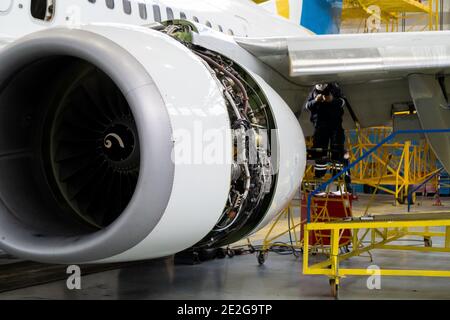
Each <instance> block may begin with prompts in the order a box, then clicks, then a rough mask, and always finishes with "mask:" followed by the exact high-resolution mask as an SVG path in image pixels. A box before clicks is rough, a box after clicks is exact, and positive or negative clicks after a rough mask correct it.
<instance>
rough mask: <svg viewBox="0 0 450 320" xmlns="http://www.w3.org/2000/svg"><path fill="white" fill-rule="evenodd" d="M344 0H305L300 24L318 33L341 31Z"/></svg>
mask: <svg viewBox="0 0 450 320" xmlns="http://www.w3.org/2000/svg"><path fill="white" fill-rule="evenodd" d="M342 1H343V0H303V8H302V17H301V20H300V24H301V25H302V26H303V27H305V28H308V29H309V30H311V31H313V32H315V33H316V34H332V33H339V28H340V24H341V17H342Z"/></svg>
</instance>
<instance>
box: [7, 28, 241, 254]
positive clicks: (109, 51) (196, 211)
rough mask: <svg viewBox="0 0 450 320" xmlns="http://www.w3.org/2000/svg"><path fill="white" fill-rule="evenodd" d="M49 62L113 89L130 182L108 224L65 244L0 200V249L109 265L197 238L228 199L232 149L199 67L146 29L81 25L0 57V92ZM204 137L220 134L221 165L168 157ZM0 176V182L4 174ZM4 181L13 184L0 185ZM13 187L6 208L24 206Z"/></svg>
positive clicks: (217, 97)
mask: <svg viewBox="0 0 450 320" xmlns="http://www.w3.org/2000/svg"><path fill="white" fill-rule="evenodd" d="M54 55H64V56H66V55H68V56H74V57H77V58H81V59H83V60H86V61H88V62H89V63H92V64H93V65H95V66H97V67H98V68H100V69H101V70H102V71H103V72H105V73H106V74H107V75H108V76H109V77H110V78H111V79H112V80H113V81H114V82H115V83H116V85H117V86H118V87H119V88H120V89H121V91H122V93H123V94H124V96H125V97H126V99H127V101H128V103H129V105H130V108H131V110H132V113H133V116H134V118H135V121H136V126H137V129H138V134H139V140H140V145H141V161H140V162H141V167H140V175H139V180H138V184H137V186H136V191H135V194H134V196H133V198H132V199H131V201H130V203H129V205H128V207H127V208H126V209H125V211H124V212H123V213H122V215H121V216H120V217H119V218H118V219H117V220H116V221H115V222H113V223H112V224H111V225H110V226H108V227H106V228H104V229H102V230H99V231H97V232H93V233H90V234H82V235H75V236H73V235H71V236H61V235H57V232H56V231H55V232H54V233H53V232H52V230H48V232H43V231H42V230H33V226H32V225H30V224H27V223H23V221H19V220H18V219H17V218H16V217H17V214H16V213H17V212H15V210H16V209H17V208H16V204H15V203H13V204H11V203H8V199H3V202H2V203H1V204H0V247H1V248H2V249H3V250H5V251H7V252H9V253H11V254H13V255H15V256H18V257H20V258H23V259H30V260H34V261H42V262H51V263H82V262H96V261H101V260H103V259H106V258H110V257H112V256H117V258H116V259H114V260H115V261H118V260H138V259H146V258H154V257H161V256H165V255H169V254H173V253H175V252H178V251H181V250H183V249H185V248H187V247H189V246H191V245H193V244H195V243H196V242H197V241H198V240H200V239H201V238H202V237H204V236H205V235H206V234H207V233H208V232H209V231H210V230H211V229H212V228H213V226H214V225H215V223H216V222H217V220H218V218H219V216H220V215H221V213H222V210H223V208H224V205H225V202H226V198H227V196H228V192H229V185H230V179H231V178H230V177H231V167H230V162H231V157H232V155H231V149H232V148H231V135H230V133H229V131H226V130H228V129H229V127H230V124H229V119H228V114H227V111H226V105H225V102H224V99H223V97H222V94H221V91H220V89H219V86H218V85H217V84H216V82H215V80H214V79H213V77H212V75H211V74H210V72H209V71H208V69H207V68H205V66H204V64H203V62H201V61H200V60H199V59H198V58H197V57H196V56H195V55H193V54H192V53H191V52H190V51H189V50H188V49H186V48H185V47H184V46H182V45H181V44H179V43H178V42H176V41H175V40H173V39H172V38H170V37H168V36H166V35H163V34H161V33H159V32H156V31H153V30H150V29H147V28H139V27H136V28H135V27H129V26H127V27H123V26H112V25H103V26H102V25H95V26H93V25H91V26H83V27H81V28H78V29H65V28H58V29H48V30H46V31H41V32H38V33H35V34H31V35H29V36H27V37H25V38H23V39H20V40H18V41H16V42H14V43H13V44H11V45H9V46H8V47H7V48H5V50H4V51H2V54H1V55H0V61H2V66H1V67H0V87H1V86H6V85H7V84H8V81H9V80H10V79H11V77H13V76H14V74H15V73H16V72H18V71H19V70H21V69H22V68H23V67H26V65H27V64H29V63H31V62H33V61H35V60H37V59H40V58H44V57H49V56H54ZM211 130H218V131H220V132H222V133H223V134H224V138H223V143H224V148H223V152H224V154H223V159H225V160H228V161H222V162H221V163H213V164H208V165H205V164H204V163H203V162H202V159H200V160H198V163H195V162H194V163H183V161H179V159H177V157H178V152H177V151H178V150H177V148H178V147H177V145H178V144H177V142H178V141H177V139H181V138H180V137H182V138H184V139H189V138H194V137H192V136H190V135H195V134H197V135H200V144H199V145H198V147H199V148H201V147H202V146H203V141H202V140H201V139H202V138H203V136H202V134H203V133H205V132H210V131H211ZM177 134H178V138H177ZM227 134H228V137H227V136H226V135H227ZM195 138H198V136H196V137H195ZM194 161H195V159H194ZM0 176H1V177H3V178H6V177H7V172H3V173H0ZM11 179H14V177H9V180H8V181H11ZM5 181H6V180H4V181H3V183H5ZM13 189H14V188H12V187H8V186H6V185H5V186H4V190H8V192H10V193H12V192H15V193H16V194H17V197H22V199H17V197H16V196H14V201H13V202H17V203H19V202H20V201H22V202H24V201H27V194H23V191H22V190H21V188H19V187H17V188H16V190H13ZM21 192H22V194H20V193H21ZM11 197H13V196H11ZM11 197H10V199H12V198H11ZM35 211H38V209H37V208H36V209H35ZM36 214H39V212H36ZM53 231H54V230H53ZM144 239H145V240H144ZM138 244H139V245H138ZM130 249H131V250H130ZM119 254H121V255H120V256H118V255H119Z"/></svg>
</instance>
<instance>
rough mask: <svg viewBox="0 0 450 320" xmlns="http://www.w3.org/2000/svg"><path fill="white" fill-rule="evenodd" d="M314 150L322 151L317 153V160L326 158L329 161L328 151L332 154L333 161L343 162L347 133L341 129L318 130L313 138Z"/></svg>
mask: <svg viewBox="0 0 450 320" xmlns="http://www.w3.org/2000/svg"><path fill="white" fill-rule="evenodd" d="M313 140H314V141H313V149H314V150H316V149H322V150H323V151H315V153H316V157H314V158H316V159H320V158H326V159H324V160H326V161H328V157H327V156H328V151H330V154H331V160H333V161H342V160H343V158H344V145H345V132H344V129H342V127H341V128H326V127H322V128H317V129H316V131H315V132H314V137H313Z"/></svg>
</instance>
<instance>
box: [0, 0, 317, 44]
mask: <svg viewBox="0 0 450 320" xmlns="http://www.w3.org/2000/svg"><path fill="white" fill-rule="evenodd" d="M4 1H5V0H1V3H2V4H1V5H0V8H1V6H4V4H3V2H4ZM130 2H131V8H132V10H131V11H132V12H131V14H130V15H128V14H126V13H125V12H124V10H123V5H122V1H115V8H114V9H109V8H107V7H106V4H105V1H97V2H96V3H95V4H94V3H90V2H88V1H87V0H79V1H67V0H63V1H61V0H57V1H56V4H55V15H54V17H53V19H52V20H51V21H48V22H44V21H40V20H36V19H34V18H33V17H32V16H31V14H30V1H25V2H23V3H21V4H22V8H20V7H19V6H18V5H17V6H14V7H13V8H12V10H10V12H9V13H8V14H7V15H4V16H0V30H1V32H2V33H4V34H5V35H7V36H11V37H20V36H23V35H25V34H27V33H31V32H34V31H38V30H41V29H44V28H48V27H55V26H61V25H63V26H68V25H71V26H72V25H73V24H74V21H75V22H76V23H78V24H87V23H95V22H115V23H125V24H130V25H145V24H150V23H152V22H153V21H154V17H153V6H154V5H155V6H158V7H159V8H160V11H161V18H162V20H167V14H166V9H167V8H171V9H172V11H173V13H174V16H175V18H179V17H180V13H181V12H183V13H185V14H186V16H187V20H189V21H191V22H194V17H196V18H197V19H198V20H199V22H200V23H202V24H206V22H207V21H208V22H210V23H211V24H212V28H213V29H214V30H217V31H218V30H219V26H221V28H222V30H223V32H224V33H226V34H228V33H229V31H230V30H232V32H233V34H234V35H235V36H244V37H245V36H249V37H262V36H287V35H292V36H294V35H300V34H303V35H308V34H310V32H309V31H308V30H306V29H305V28H303V27H301V26H299V25H298V24H295V23H291V22H290V21H289V20H286V19H284V18H281V17H279V16H278V15H276V14H271V13H269V12H267V11H266V10H264V9H263V8H261V7H259V6H257V5H256V4H254V3H252V2H251V1H242V0H221V1H217V0H130ZM139 3H145V4H146V8H147V15H148V19H147V20H144V19H142V18H141V17H140V15H139ZM74 15H75V16H74Z"/></svg>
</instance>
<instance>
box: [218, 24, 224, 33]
mask: <svg viewBox="0 0 450 320" xmlns="http://www.w3.org/2000/svg"><path fill="white" fill-rule="evenodd" d="M217 28H219V31H220V32H223V28H222V26H221V25H220V24H219V25H218V26H217Z"/></svg>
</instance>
